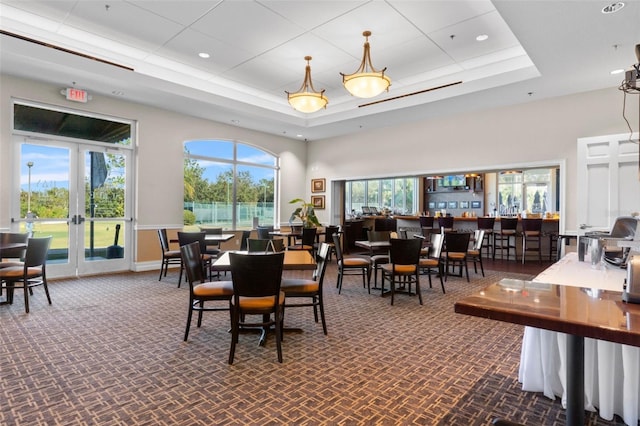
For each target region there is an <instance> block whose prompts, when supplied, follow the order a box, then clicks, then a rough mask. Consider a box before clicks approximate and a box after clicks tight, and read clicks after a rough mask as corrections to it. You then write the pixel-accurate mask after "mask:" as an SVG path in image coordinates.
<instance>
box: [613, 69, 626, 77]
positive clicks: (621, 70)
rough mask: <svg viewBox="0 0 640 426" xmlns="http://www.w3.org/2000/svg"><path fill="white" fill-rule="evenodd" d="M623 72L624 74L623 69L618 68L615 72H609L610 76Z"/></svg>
mask: <svg viewBox="0 0 640 426" xmlns="http://www.w3.org/2000/svg"><path fill="white" fill-rule="evenodd" d="M623 72H624V69H622V68H618V69H617V70H613V71H611V75H616V74H622V73H623Z"/></svg>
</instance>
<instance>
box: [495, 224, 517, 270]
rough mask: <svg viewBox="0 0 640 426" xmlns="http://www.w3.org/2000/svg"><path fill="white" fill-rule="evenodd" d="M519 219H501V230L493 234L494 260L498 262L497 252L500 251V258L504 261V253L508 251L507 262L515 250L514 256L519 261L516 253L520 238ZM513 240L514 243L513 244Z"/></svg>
mask: <svg viewBox="0 0 640 426" xmlns="http://www.w3.org/2000/svg"><path fill="white" fill-rule="evenodd" d="M517 229H518V218H517V217H502V218H500V230H499V231H498V232H494V233H493V260H496V251H497V250H500V257H501V259H503V260H504V251H505V250H506V251H507V260H509V254H510V253H511V249H513V256H514V258H515V259H516V262H517V261H518V252H517V251H516V239H517V237H518V231H517ZM512 239H513V242H512Z"/></svg>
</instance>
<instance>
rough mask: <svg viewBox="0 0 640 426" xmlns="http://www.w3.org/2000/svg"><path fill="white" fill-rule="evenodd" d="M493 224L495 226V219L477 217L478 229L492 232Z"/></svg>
mask: <svg viewBox="0 0 640 426" xmlns="http://www.w3.org/2000/svg"><path fill="white" fill-rule="evenodd" d="M495 224H496V218H495V217H479V218H478V229H489V230H493V226H494V225H495Z"/></svg>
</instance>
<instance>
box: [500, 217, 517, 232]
mask: <svg viewBox="0 0 640 426" xmlns="http://www.w3.org/2000/svg"><path fill="white" fill-rule="evenodd" d="M500 229H502V230H503V231H515V230H516V229H518V218H517V217H501V218H500Z"/></svg>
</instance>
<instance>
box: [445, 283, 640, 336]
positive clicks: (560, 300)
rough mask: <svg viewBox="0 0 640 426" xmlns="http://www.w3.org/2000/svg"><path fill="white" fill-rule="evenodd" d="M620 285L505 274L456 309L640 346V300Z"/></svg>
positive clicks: (465, 299)
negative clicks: (629, 298) (628, 299)
mask: <svg viewBox="0 0 640 426" xmlns="http://www.w3.org/2000/svg"><path fill="white" fill-rule="evenodd" d="M621 297H622V294H621V293H620V292H618V291H608V290H599V289H591V288H582V287H574V286H564V285H556V284H546V283H540V282H532V281H522V280H513V279H503V280H501V281H500V282H498V283H495V284H492V285H490V286H489V287H486V288H485V289H484V290H482V291H480V292H479V293H477V294H474V295H472V296H469V297H465V298H464V299H462V300H460V301H458V302H456V303H455V305H454V309H455V312H457V313H460V314H465V315H472V316H476V317H482V318H487V319H492V320H497V321H504V322H509V323H513V324H521V325H527V326H531V327H537V328H542V329H545V330H551V331H558V332H561V333H567V334H573V335H575V336H582V337H590V338H593V339H601V340H607V341H610V342H614V343H622V344H626V345H631V346H640V304H633V303H624V302H622V299H621Z"/></svg>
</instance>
